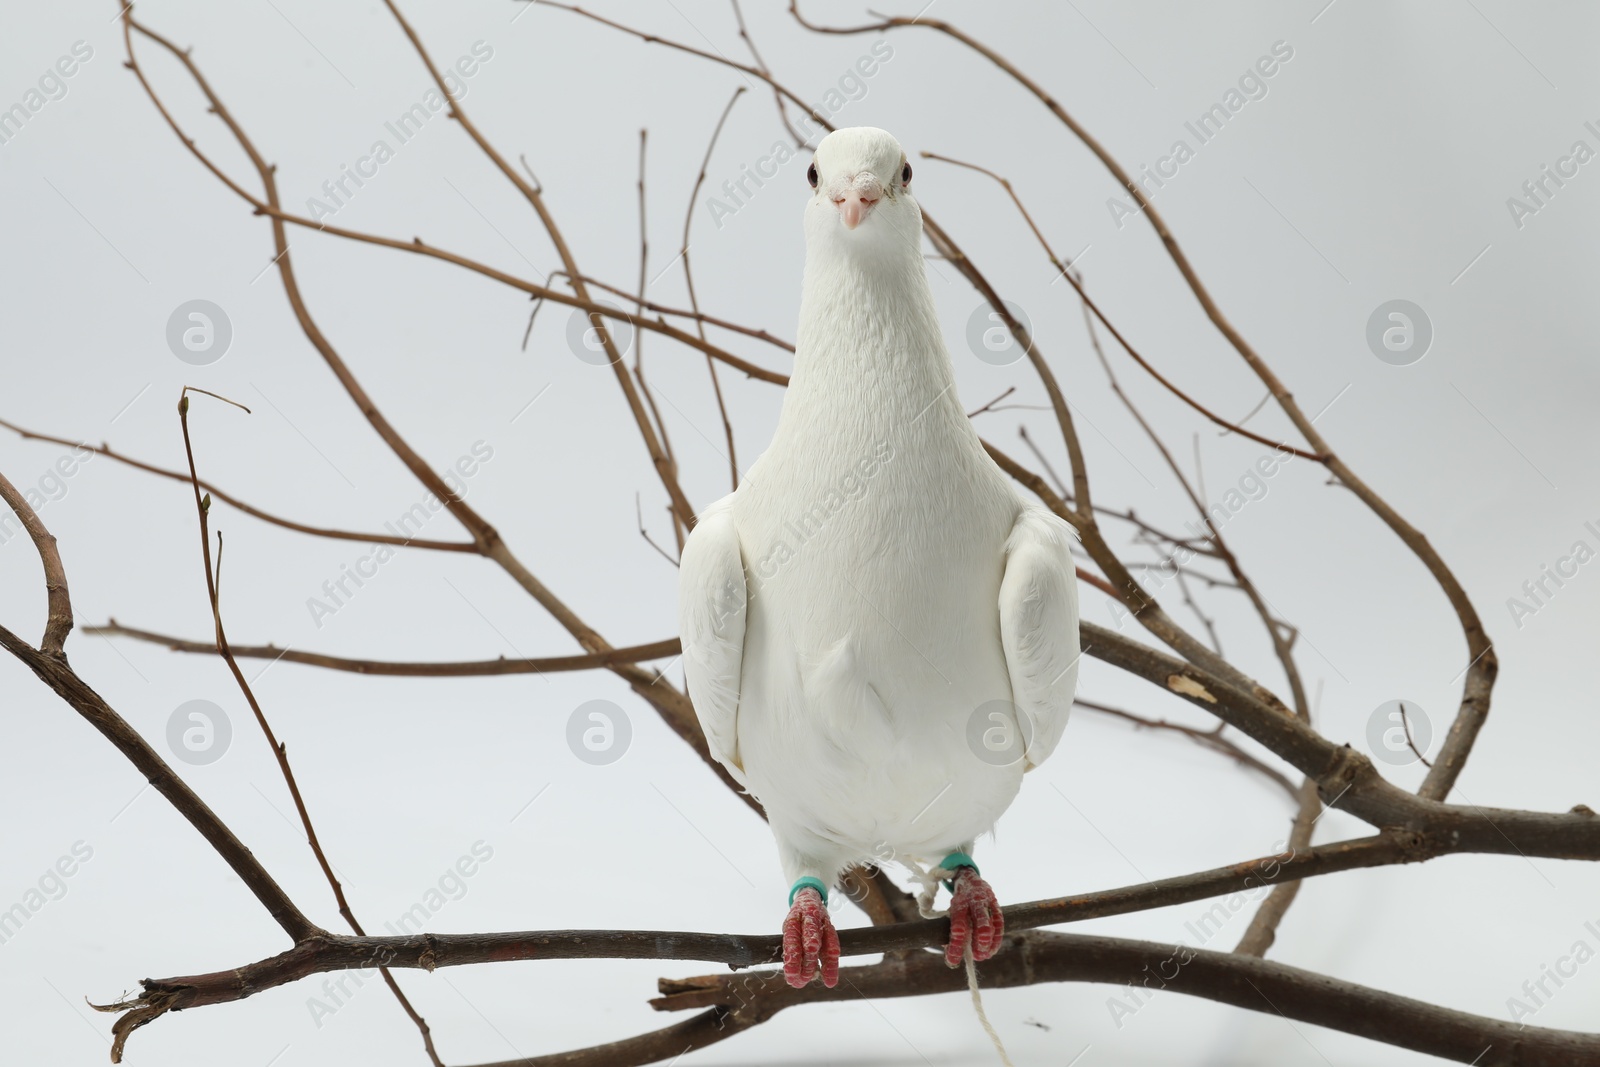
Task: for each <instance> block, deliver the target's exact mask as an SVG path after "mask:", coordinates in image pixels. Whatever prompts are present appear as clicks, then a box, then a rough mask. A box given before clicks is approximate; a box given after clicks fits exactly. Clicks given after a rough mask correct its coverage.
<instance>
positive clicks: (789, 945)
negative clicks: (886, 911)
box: [783, 886, 999, 989]
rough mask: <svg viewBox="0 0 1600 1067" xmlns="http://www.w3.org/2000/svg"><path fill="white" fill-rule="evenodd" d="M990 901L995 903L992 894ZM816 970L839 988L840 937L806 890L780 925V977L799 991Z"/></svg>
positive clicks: (812, 892)
mask: <svg viewBox="0 0 1600 1067" xmlns="http://www.w3.org/2000/svg"><path fill="white" fill-rule="evenodd" d="M984 888H985V889H987V888H988V887H987V886H985V887H984ZM989 899H991V900H993V899H994V895H993V894H992V893H991V894H990V896H989ZM995 914H997V915H998V914H999V912H998V911H996V913H995ZM819 968H820V969H821V971H822V984H823V985H825V986H827V987H828V988H829V989H832V988H833V987H834V986H836V985H838V984H839V933H838V931H837V930H835V929H834V928H833V920H832V919H831V918H829V917H828V908H827V905H825V904H823V902H822V894H821V893H819V892H817V891H816V890H815V889H813V888H812V887H811V886H806V887H805V888H804V889H801V890H800V891H799V892H798V893H796V894H795V896H794V906H793V907H791V908H790V909H789V917H788V918H787V919H785V920H784V921H783V977H784V978H785V980H787V981H788V983H789V984H790V985H792V986H794V987H795V988H796V989H799V988H800V987H802V986H804V985H805V984H806V983H807V982H809V981H811V979H813V978H815V977H816V976H817V970H818V969H819Z"/></svg>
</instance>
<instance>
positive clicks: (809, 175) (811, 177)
mask: <svg viewBox="0 0 1600 1067" xmlns="http://www.w3.org/2000/svg"><path fill="white" fill-rule="evenodd" d="M806 181H808V182H810V183H811V188H813V189H815V188H816V187H817V165H816V164H815V163H813V164H811V166H809V167H807V168H806Z"/></svg>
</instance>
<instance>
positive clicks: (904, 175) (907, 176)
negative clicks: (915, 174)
mask: <svg viewBox="0 0 1600 1067" xmlns="http://www.w3.org/2000/svg"><path fill="white" fill-rule="evenodd" d="M900 184H901V185H910V184H911V164H909V163H907V164H906V165H905V167H903V168H902V169H901V171H900Z"/></svg>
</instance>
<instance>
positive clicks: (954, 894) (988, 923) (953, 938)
mask: <svg viewBox="0 0 1600 1067" xmlns="http://www.w3.org/2000/svg"><path fill="white" fill-rule="evenodd" d="M1005 932H1006V920H1005V916H1003V915H1001V914H1000V901H999V900H998V899H996V898H995V895H994V890H993V889H990V888H989V883H988V882H985V881H984V880H983V879H982V878H980V877H978V872H977V871H976V870H974V869H973V868H971V867H962V868H961V869H960V871H958V872H957V873H956V878H955V884H954V889H953V890H952V891H951V894H950V943H949V944H948V945H946V946H945V949H944V961H945V962H946V963H948V964H949V965H950V966H952V967H959V966H961V960H962V957H963V956H965V955H966V950H967V946H968V945H970V946H971V947H972V958H973V959H975V960H986V959H988V958H989V957H990V956H993V955H994V954H995V953H996V952H999V951H1000V939H1001V937H1002V936H1003V935H1004V934H1005Z"/></svg>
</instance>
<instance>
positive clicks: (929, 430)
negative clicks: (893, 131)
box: [679, 127, 1079, 987]
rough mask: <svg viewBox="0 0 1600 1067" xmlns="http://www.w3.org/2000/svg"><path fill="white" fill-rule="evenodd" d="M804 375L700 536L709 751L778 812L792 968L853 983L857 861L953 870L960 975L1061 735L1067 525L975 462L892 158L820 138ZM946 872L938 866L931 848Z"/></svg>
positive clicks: (688, 659) (688, 604) (1066, 656)
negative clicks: (988, 868)
mask: <svg viewBox="0 0 1600 1067" xmlns="http://www.w3.org/2000/svg"><path fill="white" fill-rule="evenodd" d="M807 178H808V179H809V181H810V183H811V187H812V189H813V190H815V193H814V195H813V196H812V197H811V199H810V201H809V202H808V203H807V205H806V212H805V236H806V263H805V284H804V290H803V293H802V296H801V301H800V325H799V331H798V334H797V336H796V349H795V359H794V375H793V378H792V379H791V381H790V383H789V389H788V394H787V396H786V397H785V398H784V402H783V412H782V415H781V417H780V418H779V420H778V427H777V431H776V433H775V434H774V435H773V438H772V444H771V447H769V448H768V449H767V451H766V453H765V454H763V455H762V456H761V458H760V459H759V460H757V461H756V463H755V464H754V465H753V466H752V467H751V468H750V471H749V473H748V474H747V476H746V477H745V479H744V481H743V483H742V484H741V485H740V486H739V488H738V490H737V491H736V492H734V493H732V494H731V495H729V496H726V497H724V498H723V499H721V500H719V501H717V502H716V503H714V504H712V505H711V506H710V507H708V508H706V509H705V511H704V513H702V515H701V516H700V520H699V523H698V525H697V526H696V528H695V530H694V532H693V534H692V535H691V536H690V537H689V540H688V543H687V544H686V545H685V546H684V550H683V559H682V569H681V581H680V589H679V616H680V619H679V621H680V632H681V634H682V638H683V661H684V670H685V676H686V679H687V682H688V687H689V694H690V697H691V698H692V700H693V702H694V707H695V712H696V714H697V715H698V717H699V720H700V725H701V727H702V728H703V729H704V731H705V736H706V740H707V743H708V744H709V746H710V749H711V753H712V755H713V756H715V757H716V758H717V760H718V761H720V762H721V763H722V764H723V765H724V766H725V767H727V769H728V772H729V773H730V774H732V775H733V777H734V778H735V779H737V780H738V781H739V782H740V783H741V784H742V785H743V786H745V788H747V789H748V790H749V791H750V792H751V794H753V795H754V796H755V797H756V798H757V799H758V800H760V802H761V804H762V806H763V807H764V808H765V809H766V812H767V816H768V819H769V821H770V823H771V827H772V832H773V836H774V837H776V838H777V843H778V852H779V857H780V860H781V862H782V864H783V869H784V874H785V877H787V878H789V879H790V880H791V881H792V882H793V888H792V889H791V890H790V893H789V903H790V911H789V916H788V918H787V920H786V921H785V922H784V924H783V936H784V950H783V964H784V973H785V976H786V977H787V979H788V981H789V984H790V985H793V986H796V987H799V986H803V985H805V984H806V983H807V982H809V981H810V980H811V979H812V978H813V977H815V976H816V975H817V974H818V972H819V971H820V973H821V975H822V981H823V984H824V985H826V986H832V985H834V984H835V983H836V982H837V981H838V974H839V939H838V934H837V933H836V932H835V930H834V927H833V923H832V920H831V919H830V918H829V916H828V911H827V907H826V905H827V895H828V888H829V887H830V886H831V885H833V883H834V880H835V878H837V877H838V875H839V874H840V872H841V871H843V870H844V869H845V868H847V867H849V866H851V865H852V864H856V863H862V862H870V863H874V864H878V865H882V864H884V863H885V862H887V861H889V860H895V861H898V862H902V863H906V865H907V866H909V867H911V868H912V869H913V870H918V869H919V868H918V867H917V865H916V864H917V863H932V862H933V861H934V860H938V865H937V866H938V868H942V869H943V870H944V871H946V872H954V873H953V876H952V881H951V882H947V883H946V884H947V885H949V886H951V887H952V896H951V902H950V909H949V914H950V941H949V944H948V946H947V948H946V960H947V962H948V963H949V964H950V965H951V966H952V967H954V966H958V965H959V964H960V963H961V961H962V959H963V955H964V953H965V951H966V950H967V949H968V948H969V946H970V949H971V951H972V955H973V958H974V959H979V960H982V959H987V958H988V957H990V956H992V955H993V954H994V953H995V952H996V951H998V950H999V948H1000V942H1001V935H1002V932H1003V930H1004V920H1003V918H1002V916H1001V912H1000V905H999V902H998V901H997V900H996V898H995V895H994V891H993V890H992V889H991V888H990V887H989V884H988V883H987V882H985V881H984V880H983V879H982V878H981V877H979V874H978V869H977V866H976V864H974V863H973V861H972V858H971V853H972V850H973V845H974V841H975V839H976V838H977V837H978V836H979V835H980V834H983V833H986V832H988V831H990V830H991V829H992V828H993V826H994V823H995V820H996V819H997V818H999V816H1000V814H1001V813H1002V812H1003V811H1005V810H1006V808H1007V807H1009V806H1010V804H1011V801H1012V800H1013V798H1015V796H1016V794H1017V791H1018V789H1019V788H1020V786H1021V782H1022V774H1023V772H1024V770H1026V769H1029V768H1032V767H1034V766H1037V765H1038V764H1040V763H1042V762H1043V761H1044V760H1045V759H1046V758H1047V757H1048V756H1049V755H1050V753H1051V751H1052V750H1053V749H1054V748H1055V747H1056V743H1057V742H1058V741H1059V740H1060V738H1061V734H1062V730H1063V729H1064V728H1065V727H1066V724H1067V712H1068V709H1069V708H1070V706H1071V704H1072V696H1073V691H1074V689H1075V687H1076V684H1077V661H1078V655H1079V649H1078V604H1077V585H1076V577H1075V572H1074V567H1073V563H1072V557H1071V554H1070V552H1069V550H1068V546H1069V542H1070V539H1071V537H1072V531H1071V528H1070V527H1069V526H1068V525H1067V524H1066V523H1065V522H1063V521H1062V520H1061V519H1059V518H1057V517H1056V516H1054V515H1052V514H1051V513H1050V512H1049V511H1047V510H1045V509H1044V508H1043V507H1041V506H1039V505H1037V504H1035V503H1032V502H1030V501H1027V500H1025V499H1024V498H1023V497H1022V496H1021V495H1020V494H1019V492H1018V491H1017V490H1016V489H1015V488H1014V487H1013V485H1012V483H1011V481H1010V479H1008V478H1007V477H1006V476H1005V474H1004V473H1003V472H1002V471H1001V470H1000V469H999V467H997V466H996V465H995V463H994V461H993V460H991V459H990V458H989V457H988V455H987V454H986V453H985V452H984V450H983V446H982V444H981V443H980V442H979V440H978V435H977V433H976V432H975V431H974V430H973V428H972V426H971V424H970V423H969V422H968V420H967V418H966V415H965V414H964V412H963V408H962V406H961V403H960V399H959V398H958V397H957V395H956V391H955V378H954V370H953V368H952V365H951V362H950V354H949V352H948V350H947V349H946V348H945V345H944V342H943V340H942V339H941V337H940V332H939V323H938V319H937V318H936V317H935V314H934V305H933V295H932V293H931V292H930V291H929V289H928V281H927V277H926V274H925V265H924V262H923V257H922V248H921V242H922V212H921V209H920V208H918V206H917V202H916V199H915V198H914V197H913V196H912V193H911V167H910V165H909V164H908V163H907V162H906V155H905V151H904V150H903V149H902V148H901V147H900V143H899V142H898V141H896V140H895V139H894V138H893V137H891V136H890V135H889V134H888V133H885V132H884V131H883V130H879V129H873V128H871V127H858V128H854V129H843V130H839V131H837V132H834V133H832V134H829V135H828V136H827V137H825V138H824V139H823V140H822V142H821V144H819V145H818V146H817V151H816V155H815V157H814V160H813V163H812V165H811V167H810V169H809V171H808V174H807ZM940 857H942V859H941V858H940Z"/></svg>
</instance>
